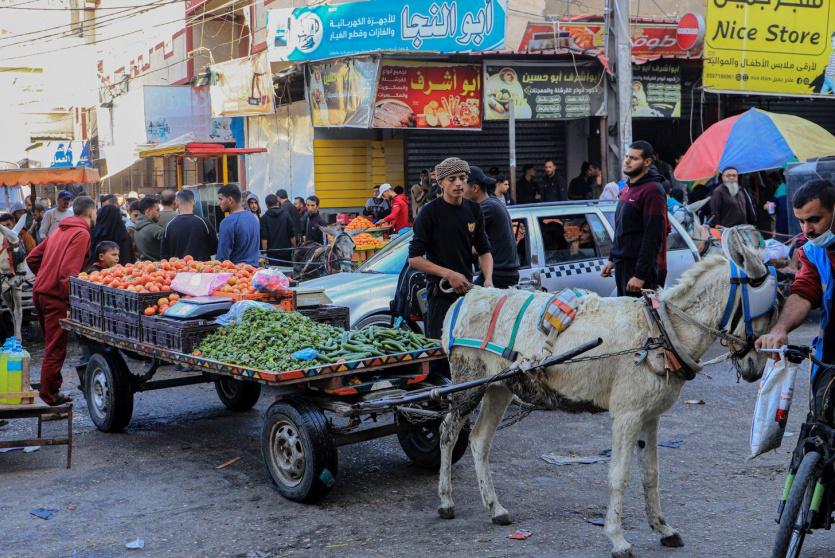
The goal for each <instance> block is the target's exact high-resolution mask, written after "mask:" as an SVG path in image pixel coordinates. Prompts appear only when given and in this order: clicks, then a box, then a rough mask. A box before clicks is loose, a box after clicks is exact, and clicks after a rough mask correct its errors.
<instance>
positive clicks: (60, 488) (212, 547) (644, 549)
mask: <svg viewBox="0 0 835 558" xmlns="http://www.w3.org/2000/svg"><path fill="white" fill-rule="evenodd" d="M813 331H814V327H813V326H811V325H808V326H804V328H803V329H802V331H801V332H800V333H799V335H797V336H796V337H795V338H794V340H795V341H800V342H803V341H808V339H810V338H811V336H812V334H813ZM711 354H717V353H716V352H715V351H714V352H712V353H711ZM708 372H709V374H710V376H711V377H712V379H708V378H706V377H704V376H700V377H698V378H697V379H696V380H694V381H693V382H691V383H689V384H688V385H687V386H685V388H684V390H683V393H682V396H681V399H680V401H679V402H677V403H676V405H675V406H674V407H673V409H672V410H671V411H670V412H669V413H668V414H667V415H666V416H665V417H663V418H662V421H661V435H660V439H661V440H673V439H677V440H684V441H685V443H684V445H683V446H682V447H681V448H679V449H668V448H661V449H660V459H661V479H662V498H663V503H664V509H665V515H666V518H667V520H668V521H669V522H670V523H671V524H672V525H673V526H675V527H677V528H678V529H679V530H680V531H681V533H682V535H683V537H684V539H685V542H686V544H687V546H686V547H685V548H683V549H667V548H662V547H661V546H660V545H659V543H658V540H657V537H656V536H655V535H654V534H653V533H652V532H651V531H650V530H649V527H648V526H647V525H646V521H645V517H644V512H643V498H642V495H641V489H640V481H639V477H638V475H637V472H634V471H635V469H633V475H632V481H631V483H630V488H629V490H628V493H627V498H626V501H625V509H624V526H625V530H626V536H627V538H628V539H629V540H630V541H631V542H632V543H633V545H635V549H636V553H637V555H638V556H641V557H664V558H673V557H679V558H685V557H686V558H690V557H726V556H728V557H731V556H732V557H734V558H743V557H759V556H767V555H768V553H769V546H770V543H771V540H772V537H773V532H774V524H773V522H772V516H773V513H774V510H775V506H776V504H775V502H776V498H777V496H778V494H779V492H780V490H781V487H782V483H783V479H784V475H785V469H786V464H787V463H788V460H789V457H788V455H789V453H790V451H791V449H792V448H793V447H794V439H796V438H792V437H790V438H788V439H787V440H786V441H785V443H784V447H783V448H781V449H779V450H778V451H776V452H772V453H770V454H768V455H765V456H762V457H760V458H758V459H757V460H755V461H751V462H749V461H746V460H745V457H746V455H747V453H748V432H749V428H750V418H751V412H752V409H753V401H754V397H755V394H756V386H755V385H751V384H745V383H740V384H737V383H736V377H735V375H734V374H733V373H732V372H730V371H729V370H728V369H727V367H720V366H715V367H712V369H710V370H709V371H708ZM72 375H73V374H72V373H67V374H66V378H67V380H68V383H69V384H71V385H75V383H76V381H75V378H73V377H72ZM807 389H808V388H807V383H806V381H805V379H804V380H801V381H800V382H799V385H798V386H797V389H796V393H797V394H798V395H797V398H796V400H795V408H794V410H793V411H792V414H791V417H790V421H789V426H788V431H789V432H796V431H797V426H798V423H799V422H800V421H801V420H802V418H803V417H804V415H805V409H806V406H805V394H806V392H807ZM269 395H270V394H269V393H267V394H265V396H264V397H262V399H261V402H259V404H258V406H257V407H256V409H255V410H253V411H250V412H246V413H242V414H234V413H230V412H228V411H226V410H225V409H224V408H223V407H222V405H221V404H220V403H219V401H218V400H217V397H216V396H215V394H214V390H213V388H212V387H211V386H206V385H201V386H192V387H186V388H178V389H172V390H167V391H162V392H151V393H146V394H139V395H138V396H137V398H136V411H135V415H134V421H133V422H132V424H131V426H130V427H129V429H128V431H127V432H126V433H124V434H102V433H100V432H98V431H96V430H95V429H94V428H93V427H92V424H91V423H90V421H89V418H88V417H87V414H86V409H85V408H84V406H83V404H82V401H81V400H80V398H79V400H77V401H76V410H77V411H78V417H77V424H76V428H77V432H78V436H77V439H76V447H75V463H74V466H73V468H72V469H71V470H66V469H64V468H62V466H63V454H62V453H61V450H60V449H58V448H45V449H41V450H40V451H37V452H35V453H32V454H26V455H24V454H20V453H15V454H0V517H2V521H0V526H2V527H0V557H6V556H14V557H38V558H44V557H46V558H51V557H64V556H74V557H78V558H82V557H83V558H92V557H97V558H98V557H110V556H125V555H134V556H149V557H150V556H189V557H191V556H207V557H209V556H211V557H214V556H240V557H264V556H271V557H278V556H311V557H314V556H315V557H330V556H333V557H390V556H415V557H418V556H420V557H423V556H479V557H482V556H484V557H490V556H514V557H518V556H559V557H565V558H575V557H576V558H579V557H598V556H599V557H606V556H609V549H610V546H609V542H608V540H607V539H606V537H605V535H604V534H603V530H602V528H601V527H597V526H595V525H593V524H591V523H589V522H588V520H590V519H594V518H597V517H601V516H602V515H603V514H604V512H605V507H606V503H607V499H608V490H607V488H606V473H607V465H606V464H594V465H575V466H569V467H556V466H553V465H550V464H548V463H546V462H545V461H543V460H542V459H540V457H539V456H540V455H541V454H543V453H547V452H551V451H563V452H568V451H572V452H577V453H579V454H584V455H595V454H597V453H599V452H600V451H601V450H603V449H606V448H608V447H610V442H609V430H608V429H609V420H608V417H607V416H606V415H594V416H591V415H568V414H563V413H542V412H538V413H534V414H532V415H531V416H530V417H528V418H527V419H525V420H524V421H523V422H521V423H519V424H516V425H514V426H511V427H510V428H507V429H504V430H502V431H500V432H499V433H498V436H497V439H496V443H495V446H494V449H493V458H492V464H493V471H494V478H495V482H496V486H497V490H498V493H499V496H500V498H501V501H502V502H503V503H504V505H505V507H507V508H508V509H509V510H510V512H511V514H512V516H513V517H514V520H515V523H514V525H513V526H512V527H498V526H495V525H492V524H491V523H490V519H489V516H488V514H487V513H486V512H485V511H484V510H483V509H482V506H481V502H480V497H479V494H478V489H477V486H476V482H475V475H474V471H473V467H472V459H471V458H470V457H469V454H468V455H467V456H465V457H464V458H463V459H462V460H461V462H459V463H458V465H456V467H455V470H454V480H455V496H456V505H457V513H458V518H456V519H455V520H452V521H444V520H441V519H439V518H438V517H437V515H436V513H435V508H436V507H437V503H438V502H437V495H436V482H437V478H436V476H435V475H433V474H429V473H426V472H424V471H422V470H419V469H416V468H415V467H413V466H412V465H411V464H410V463H409V462H408V461H407V459H406V458H405V456H404V455H403V454H402V452H401V450H400V448H399V446H398V444H397V441H396V440H395V439H392V438H389V439H383V440H377V441H373V442H367V443H363V444H359V445H354V446H349V447H345V448H342V449H340V452H339V457H340V463H339V467H340V470H339V480H338V483H337V485H336V487H335V488H334V490H333V491H332V492H331V494H330V495H329V496H328V497H327V498H326V499H325V500H324V502H322V503H321V504H319V505H317V506H304V505H300V504H295V503H292V502H288V501H286V500H284V499H282V498H281V497H280V496H279V495H278V494H277V493H276V492H275V491H274V490H273V489H272V488H271V485H270V481H269V478H268V476H267V473H266V471H265V469H264V466H263V464H262V461H261V456H260V449H259V441H258V440H259V434H260V422H261V415H262V413H263V412H264V410H265V409H266V407H267V405H268V402H269V401H270V399H271V398H270V397H269ZM690 399H703V400H704V401H705V405H698V406H697V405H688V404H685V403H684V401H685V400H690ZM20 422H21V421H17V423H20ZM27 426H28V425H27ZM49 427H50V428H56V429H57V428H59V426H58V425H57V424H52V425H50V426H49ZM20 428H22V425H21V424H13V425H12V426H10V427H9V428H8V429H7V430H6V431H5V432H2V431H0V436H9V434H10V432H11V433H15V432H19V431H20ZM238 456H240V457H241V460H240V461H238V462H237V463H235V464H234V465H231V466H230V467H228V468H226V469H222V470H218V469H216V468H215V467H216V466H217V465H219V464H221V463H223V462H225V461H227V460H228V459H230V458H232V457H238ZM39 507H43V508H53V509H57V510H58V511H57V512H56V513H55V515H54V516H53V517H52V519H50V520H49V521H44V520H41V519H37V518H35V517H33V516H31V515H30V514H29V511H30V510H32V509H33V508H39ZM516 528H524V529H528V530H529V531H532V532H533V535H532V536H531V537H530V538H529V539H527V540H525V541H515V540H510V539H508V538H507V535H508V534H509V533H511V532H512V531H513V530H514V529H516ZM137 537H139V538H142V539H144V541H145V548H144V550H139V551H137V550H134V551H128V550H126V549H125V543H127V542H128V541H131V540H133V539H135V538H137ZM807 540H808V543H807V545H808V546H807V550H805V551H804V554H803V555H804V556H806V557H809V558H812V557H817V558H823V557H827V558H828V557H831V556H832V554H833V553H832V548H833V547H835V535H833V534H832V533H829V532H820V533H815V534H814V535H813V536H812V537H811V538H809V539H807Z"/></svg>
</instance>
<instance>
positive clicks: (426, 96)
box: [373, 60, 481, 130]
mask: <svg viewBox="0 0 835 558" xmlns="http://www.w3.org/2000/svg"><path fill="white" fill-rule="evenodd" d="M373 127H374V128H439V129H441V128H443V129H462V128H463V129H472V130H479V129H481V66H479V65H474V64H444V63H433V62H412V61H396V60H392V61H385V62H383V67H382V69H381V70H380V83H379V85H378V86H377V99H376V102H375V104H374V121H373Z"/></svg>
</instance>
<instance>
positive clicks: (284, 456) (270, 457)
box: [261, 398, 338, 503]
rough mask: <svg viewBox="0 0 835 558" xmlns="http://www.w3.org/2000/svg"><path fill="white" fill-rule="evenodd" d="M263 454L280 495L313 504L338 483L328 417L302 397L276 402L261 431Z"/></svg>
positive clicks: (270, 409) (336, 459) (271, 407)
mask: <svg viewBox="0 0 835 558" xmlns="http://www.w3.org/2000/svg"><path fill="white" fill-rule="evenodd" d="M261 454H262V455H263V457H264V463H265V464H266V465H267V470H268V471H269V472H270V476H271V477H272V479H273V482H274V483H275V485H276V489H277V490H278V492H279V493H280V494H281V495H282V496H284V497H285V498H287V499H289V500H294V501H296V502H304V503H313V502H316V501H318V500H320V499H321V498H323V497H324V496H325V495H326V494H327V493H328V492H330V489H331V487H332V486H333V485H334V483H335V482H336V474H337V464H338V458H337V453H336V448H335V447H334V445H333V438H332V437H331V433H330V429H329V428H328V422H327V419H325V414H324V413H323V412H322V411H321V410H320V409H319V408H318V407H316V406H314V405H312V404H311V403H309V402H307V401H305V400H303V399H298V398H292V399H284V400H281V401H276V402H275V403H273V404H272V405H271V406H270V408H269V409H267V414H266V416H265V417H264V426H263V428H262V429H261Z"/></svg>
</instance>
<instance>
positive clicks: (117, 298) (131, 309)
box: [101, 287, 173, 320]
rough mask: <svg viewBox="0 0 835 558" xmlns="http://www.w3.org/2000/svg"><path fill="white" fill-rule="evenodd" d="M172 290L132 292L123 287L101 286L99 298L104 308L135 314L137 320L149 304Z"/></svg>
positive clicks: (154, 302)
mask: <svg viewBox="0 0 835 558" xmlns="http://www.w3.org/2000/svg"><path fill="white" fill-rule="evenodd" d="M172 293H173V291H166V292H160V293H134V292H131V291H126V290H124V289H114V288H113V287H102V288H101V300H102V306H103V307H104V308H109V309H111V310H118V311H119V312H124V313H127V314H135V315H136V318H137V320H138V319H139V317H140V316H141V315H142V313H143V312H144V311H145V309H146V308H148V307H149V306H153V305H155V304H156V303H157V300H159V299H160V298H163V297H167V296H168V295H170V294H172Z"/></svg>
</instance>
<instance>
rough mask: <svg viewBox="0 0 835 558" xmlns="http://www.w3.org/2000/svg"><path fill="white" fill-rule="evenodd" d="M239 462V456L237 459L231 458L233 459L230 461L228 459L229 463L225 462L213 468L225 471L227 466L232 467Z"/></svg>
mask: <svg viewBox="0 0 835 558" xmlns="http://www.w3.org/2000/svg"><path fill="white" fill-rule="evenodd" d="M240 460H241V458H240V456H238V457H233V458H232V459H230V460H229V461H225V462H223V463H221V464H220V465H218V466H217V467H215V469H226V468H227V467H228V466H230V465H233V464H235V463H237V462H238V461H240Z"/></svg>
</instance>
